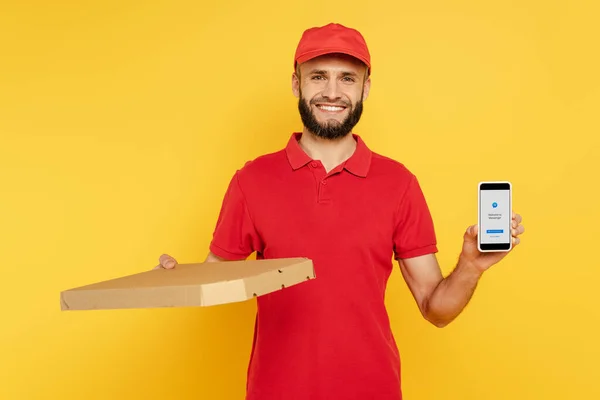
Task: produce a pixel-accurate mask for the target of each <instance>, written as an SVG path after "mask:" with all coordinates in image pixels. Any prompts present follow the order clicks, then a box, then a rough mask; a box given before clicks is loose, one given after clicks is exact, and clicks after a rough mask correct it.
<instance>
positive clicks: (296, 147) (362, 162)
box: [285, 132, 373, 178]
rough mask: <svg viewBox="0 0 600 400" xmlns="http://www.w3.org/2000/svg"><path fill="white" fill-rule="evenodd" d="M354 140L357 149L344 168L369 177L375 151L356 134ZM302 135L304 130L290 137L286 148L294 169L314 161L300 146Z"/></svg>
mask: <svg viewBox="0 0 600 400" xmlns="http://www.w3.org/2000/svg"><path fill="white" fill-rule="evenodd" d="M352 136H353V137H354V140H356V150H354V153H353V154H352V156H350V158H349V159H348V160H346V162H344V165H343V166H344V168H345V169H346V170H348V171H349V172H350V173H352V174H354V175H356V176H360V177H362V178H366V177H367V173H368V172H369V168H370V166H371V158H372V156H373V153H372V152H371V150H370V149H369V148H368V147H367V145H366V144H365V142H364V141H363V140H362V138H361V137H360V136H358V135H356V134H352ZM301 137H302V132H295V133H293V134H292V136H291V137H290V139H289V141H288V144H287V146H286V148H285V152H286V154H287V158H288V161H289V163H290V165H291V167H292V169H293V170H297V169H299V168H302V167H304V166H305V165H306V164H308V163H309V162H311V161H313V159H312V158H310V157H309V156H308V154H306V153H305V152H304V150H302V147H300V144H299V143H298V140H300V138H301Z"/></svg>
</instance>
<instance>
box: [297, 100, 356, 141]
mask: <svg viewBox="0 0 600 400" xmlns="http://www.w3.org/2000/svg"><path fill="white" fill-rule="evenodd" d="M362 100H363V99H362V95H361V98H360V100H359V101H358V102H357V103H356V104H355V105H354V106H352V104H351V103H349V102H345V101H344V102H338V103H337V104H338V105H340V106H344V107H346V108H348V109H349V113H348V116H347V117H346V119H344V120H343V121H342V122H339V121H335V120H329V121H326V122H323V123H320V122H319V121H317V118H316V117H315V114H314V113H313V112H312V110H311V108H310V105H312V104H316V103H319V102H322V103H329V102H328V101H323V100H321V99H318V100H316V99H313V100H311V101H310V104H309V102H308V101H307V100H306V99H305V98H304V97H302V91H301V92H300V100H298V111H300V118H302V123H304V126H305V127H306V129H308V131H309V132H311V133H313V134H314V135H315V136H317V137H320V138H323V139H328V140H335V139H341V138H343V137H345V136H346V135H348V134H349V133H350V132H351V131H352V129H354V127H355V126H356V124H358V121H360V117H361V115H362V111H363V101H362Z"/></svg>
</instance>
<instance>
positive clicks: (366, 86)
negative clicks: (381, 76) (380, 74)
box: [363, 77, 371, 101]
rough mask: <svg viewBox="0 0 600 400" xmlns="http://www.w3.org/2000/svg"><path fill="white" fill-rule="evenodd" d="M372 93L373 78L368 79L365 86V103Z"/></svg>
mask: <svg viewBox="0 0 600 400" xmlns="http://www.w3.org/2000/svg"><path fill="white" fill-rule="evenodd" d="M370 91H371V77H368V78H367V80H366V81H365V84H364V85H363V101H365V100H366V99H367V97H369V92H370Z"/></svg>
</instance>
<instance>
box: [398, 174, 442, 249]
mask: <svg viewBox="0 0 600 400" xmlns="http://www.w3.org/2000/svg"><path fill="white" fill-rule="evenodd" d="M393 240H394V258H395V259H397V260H398V259H402V258H411V257H417V256H422V255H425V254H429V253H436V252H437V251H438V250H437V241H436V235H435V229H434V224H433V219H432V217H431V213H430V212H429V207H428V206H427V202H426V201H425V196H424V195H423V192H422V190H421V187H420V185H419V182H418V180H417V178H416V177H415V176H414V175H412V174H411V178H410V182H409V183H408V186H407V188H406V190H405V191H404V194H403V195H402V197H401V198H400V201H399V204H398V209H397V211H396V226H395V230H394V239H393Z"/></svg>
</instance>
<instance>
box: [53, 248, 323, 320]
mask: <svg viewBox="0 0 600 400" xmlns="http://www.w3.org/2000/svg"><path fill="white" fill-rule="evenodd" d="M314 278H316V276H315V271H314V267H313V263H312V261H311V260H309V259H307V258H280V259H269V260H244V261H223V262H211V263H199V264H179V265H177V267H176V268H174V269H170V270H167V269H153V270H149V271H145V272H141V273H138V274H134V275H129V276H124V277H120V278H116V279H110V280H107V281H103V282H97V283H93V284H90V285H86V286H81V287H76V288H73V289H69V290H65V291H63V292H61V294H60V304H61V310H63V311H65V310H101V309H121V308H158V307H190V306H213V305H219V304H227V303H234V302H241V301H245V300H248V299H251V298H253V297H257V296H262V295H264V294H267V293H272V292H274V291H277V290H285V288H286V287H290V286H293V285H297V284H301V283H302V282H305V281H307V280H311V279H314Z"/></svg>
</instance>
